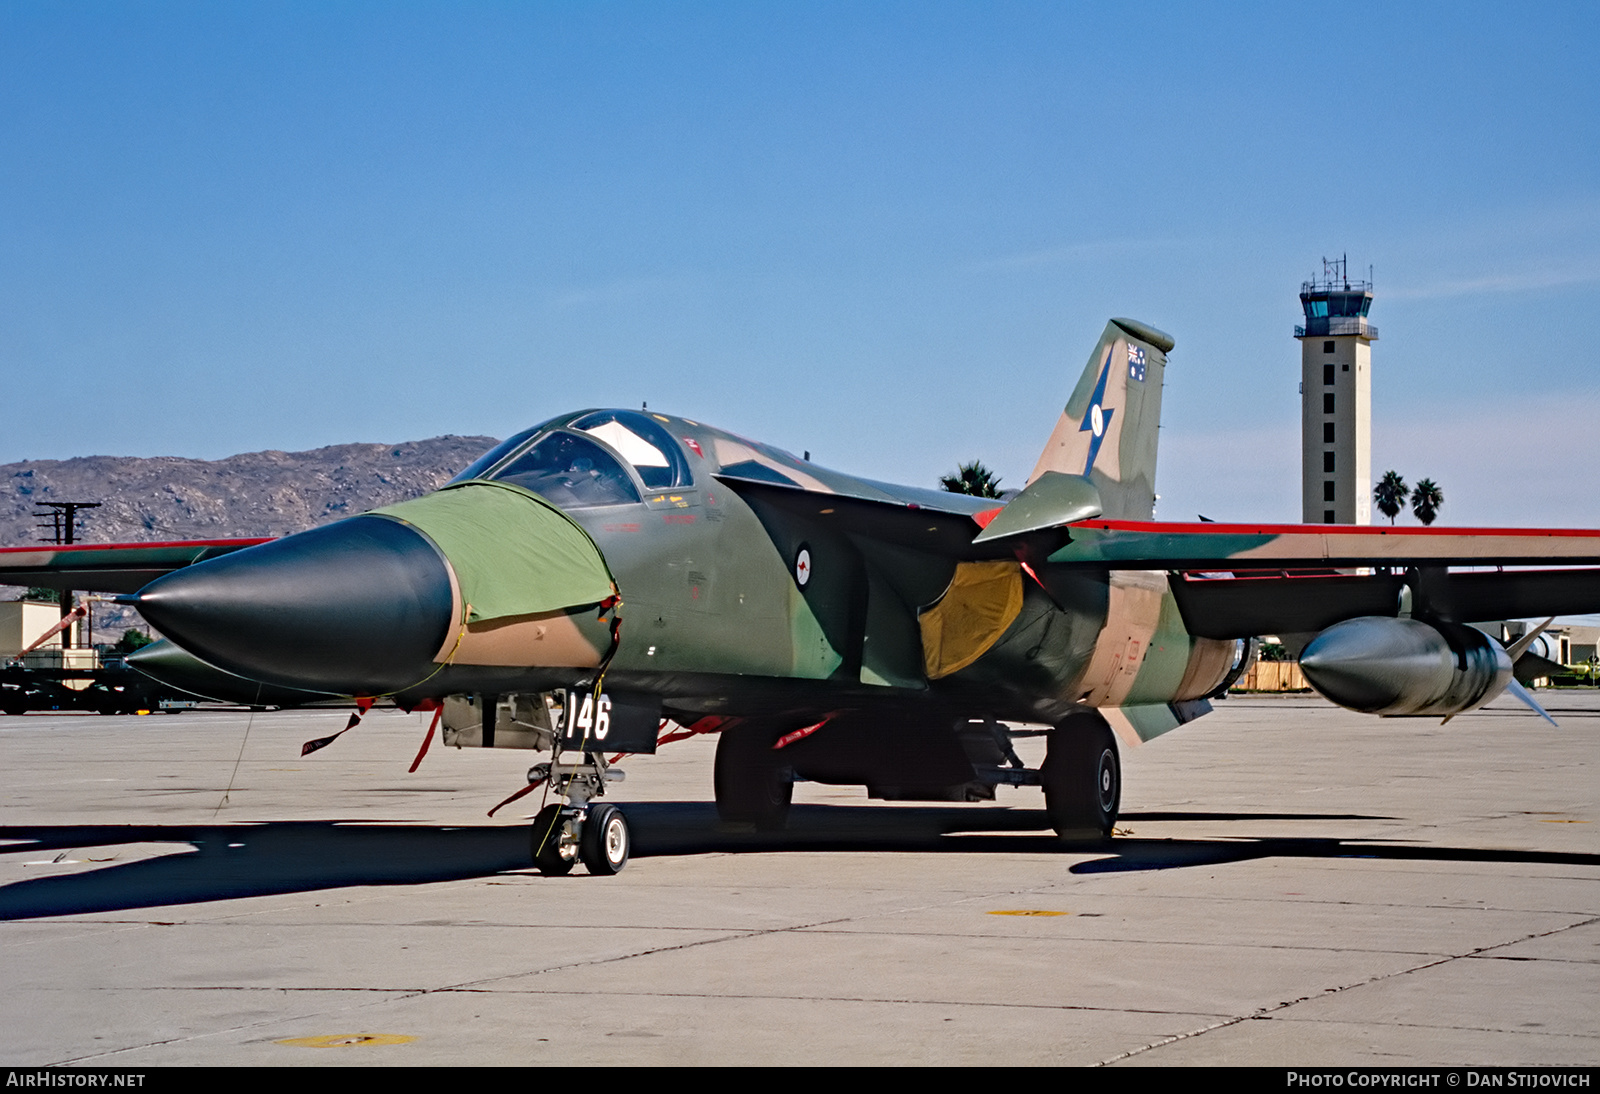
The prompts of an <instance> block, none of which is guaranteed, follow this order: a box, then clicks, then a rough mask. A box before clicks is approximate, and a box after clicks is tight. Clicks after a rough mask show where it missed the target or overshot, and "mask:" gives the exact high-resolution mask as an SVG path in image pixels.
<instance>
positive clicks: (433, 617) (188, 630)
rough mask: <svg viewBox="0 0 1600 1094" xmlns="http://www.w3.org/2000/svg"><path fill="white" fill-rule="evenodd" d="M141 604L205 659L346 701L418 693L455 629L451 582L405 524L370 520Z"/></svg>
mask: <svg viewBox="0 0 1600 1094" xmlns="http://www.w3.org/2000/svg"><path fill="white" fill-rule="evenodd" d="M133 602H134V604H135V606H136V607H137V608H138V609H139V611H140V613H141V614H142V615H143V616H144V617H145V618H146V619H148V620H149V621H150V623H151V624H152V625H153V626H155V627H156V629H158V630H160V631H161V632H162V634H164V635H166V636H167V637H168V638H171V639H172V640H173V641H174V642H176V643H177V644H178V645H180V646H182V647H183V648H184V649H186V650H188V651H189V652H190V653H193V654H194V655H195V656H197V657H199V658H201V659H203V660H204V661H207V662H209V663H210V664H212V665H216V666H217V667H219V668H222V669H226V670H227V671H229V672H233V673H237V674H239V675H241V676H245V677H248V678H249V679H252V680H264V681H266V682H268V683H272V684H280V685H282V686H284V687H291V688H301V689H305V690H308V691H324V692H334V693H337V694H341V695H362V694H379V693H383V692H389V691H396V690H399V689H401V688H404V687H407V686H409V685H411V684H415V683H417V682H418V681H419V680H421V679H422V678H423V677H424V676H426V675H427V674H428V673H429V672H430V671H432V669H433V667H434V665H433V659H434V656H435V654H437V652H438V651H439V648H440V647H441V646H442V645H443V643H444V638H445V634H446V632H447V631H448V630H449V629H450V625H451V621H452V613H453V611H454V608H453V598H452V594H451V585H450V573H449V571H448V570H447V569H446V565H445V562H444V560H443V559H442V558H441V557H440V555H439V552H438V551H437V550H435V549H434V547H433V545H432V544H431V543H430V542H429V541H428V540H427V539H425V538H424V537H423V536H422V535H421V534H419V533H418V532H416V531H415V530H413V529H411V528H409V527H407V526H406V525H404V524H402V523H400V522H399V521H395V520H389V519H386V518H383V517H374V516H360V517H353V518H351V519H349V520H343V521H339V522H338V523H336V524H330V525H327V526H325V527H322V528H316V529H313V530H311V531H309V532H301V533H299V534H298V535H293V536H288V537H286V538H284V539H280V540H275V541H274V542H272V543H263V544H260V545H259V546H256V547H249V548H246V549H245V550H243V551H238V552H236V553H234V554H230V555H226V556H224V557H222V558H218V559H213V560H211V561H209V562H203V563H200V564H198V565H195V566H192V567H190V568H188V569H185V570H178V571H176V572H174V573H171V574H167V575H166V576H164V577H161V578H157V579H156V580H155V581H152V582H151V583H150V584H149V585H146V586H145V587H144V588H143V589H141V590H140V591H139V592H138V594H137V595H136V596H135V597H134V599H133Z"/></svg>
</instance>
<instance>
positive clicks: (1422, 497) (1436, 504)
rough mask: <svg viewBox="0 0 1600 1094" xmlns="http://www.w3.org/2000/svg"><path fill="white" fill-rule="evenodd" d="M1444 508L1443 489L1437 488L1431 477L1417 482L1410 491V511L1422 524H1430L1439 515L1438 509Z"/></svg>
mask: <svg viewBox="0 0 1600 1094" xmlns="http://www.w3.org/2000/svg"><path fill="white" fill-rule="evenodd" d="M1443 508H1444V491H1443V490H1440V489H1439V484H1438V483H1436V482H1434V481H1433V480H1432V479H1423V480H1422V481H1421V482H1419V483H1417V488H1416V489H1415V490H1413V491H1411V511H1412V512H1413V513H1415V514H1416V515H1417V519H1418V520H1420V521H1421V522H1422V523H1423V524H1432V523H1433V521H1434V518H1435V517H1437V516H1438V515H1439V510H1441V509H1443Z"/></svg>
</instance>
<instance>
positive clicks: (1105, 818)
mask: <svg viewBox="0 0 1600 1094" xmlns="http://www.w3.org/2000/svg"><path fill="white" fill-rule="evenodd" d="M1039 784H1040V785H1041V786H1042V787H1044V808H1045V812H1046V813H1048V814H1049V816H1050V827H1052V828H1054V829H1055V830H1056V834H1057V835H1059V836H1060V837H1061V838H1062V839H1064V840H1084V841H1099V840H1105V839H1109V838H1110V837H1111V829H1112V828H1113V827H1114V826H1115V825H1116V823H1117V810H1118V809H1119V808H1120V807H1121V805H1122V761H1121V759H1120V758H1119V756H1118V754H1117V738H1116V735H1115V734H1113V733H1112V732H1111V727H1110V726H1109V725H1107V724H1106V720H1105V719H1104V718H1102V717H1100V715H1098V714H1091V713H1081V714H1074V715H1072V716H1070V717H1068V718H1067V719H1066V720H1065V721H1063V722H1061V724H1059V725H1057V726H1056V727H1055V729H1054V730H1052V731H1051V733H1050V750H1049V751H1048V752H1047V753H1046V754H1045V759H1044V764H1043V765H1042V766H1040V768H1039Z"/></svg>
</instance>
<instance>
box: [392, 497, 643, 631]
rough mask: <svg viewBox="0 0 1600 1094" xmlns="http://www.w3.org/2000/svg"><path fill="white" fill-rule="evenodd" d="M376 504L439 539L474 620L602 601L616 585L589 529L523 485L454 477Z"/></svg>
mask: <svg viewBox="0 0 1600 1094" xmlns="http://www.w3.org/2000/svg"><path fill="white" fill-rule="evenodd" d="M372 512H373V513H374V514H376V515H378V516H384V517H389V518H391V519H393V520H398V521H402V522H404V523H406V524H409V525H411V526H412V527H413V528H416V529H417V530H418V531H420V532H422V533H423V534H425V535H426V536H427V537H428V538H429V539H431V540H433V542H434V544H435V545H436V546H437V547H438V548H439V550H440V551H442V552H443V553H444V556H445V558H447V559H449V560H450V566H451V568H452V569H454V570H455V573H456V581H457V582H459V583H460V585H461V598H462V600H464V601H465V602H466V604H467V606H468V610H467V618H466V622H468V623H478V622H481V621H484V620H488V619H502V618H505V617H506V616H517V615H534V614H537V613H540V612H553V611H561V610H562V609H565V608H577V607H583V606H585V605H588V604H598V603H600V602H601V601H602V600H605V599H606V598H607V597H609V596H611V594H612V592H613V591H614V590H615V583H614V582H613V581H612V578H611V570H610V569H609V568H608V567H607V566H606V560H605V558H604V556H602V555H601V554H600V549H599V548H598V547H596V546H595V544H594V540H592V539H590V538H589V533H587V532H585V531H584V530H583V529H582V528H580V527H578V525H577V524H575V523H573V521H572V518H570V517H568V516H567V515H566V514H565V513H563V512H562V511H561V510H560V509H558V508H556V507H555V506H554V505H552V504H550V503H549V502H548V501H546V500H545V499H544V498H541V497H540V496H539V495H538V494H535V493H533V492H531V491H528V490H524V489H522V488H521V487H520V486H513V485H511V484H510V483H503V482H486V481H483V480H472V481H469V482H461V483H454V484H452V485H450V486H446V487H445V488H444V489H442V490H436V491H434V492H433V493H431V494H424V495H423V496H422V497H420V498H415V499H413V500H412V501H403V502H401V503H400V504H399V505H386V506H384V507H383V508H382V509H374V510H373V511H372Z"/></svg>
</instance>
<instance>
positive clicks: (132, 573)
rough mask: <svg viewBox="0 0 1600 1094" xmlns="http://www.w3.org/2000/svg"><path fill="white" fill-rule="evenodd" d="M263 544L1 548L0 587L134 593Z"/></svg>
mask: <svg viewBox="0 0 1600 1094" xmlns="http://www.w3.org/2000/svg"><path fill="white" fill-rule="evenodd" d="M266 542H267V540H266V539H195V540H181V541H177V542H171V543H80V544H74V545H73V546H71V547H58V546H43V547H0V584H5V585H34V586H38V587H40V588H47V589H77V590H87V591H91V592H103V593H132V592H137V591H138V590H140V589H142V588H144V586H146V585H148V584H149V583H150V582H151V581H153V580H155V579H156V578H158V577H160V576H161V575H162V574H166V573H171V572H172V571H173V570H181V569H182V568H183V567H185V566H192V565H193V564H194V563H196V562H204V561H205V560H206V559H208V558H216V557H217V556H219V555H225V554H230V553H231V552H233V551H238V550H240V549H242V548H245V547H253V546H255V545H256V544H258V543H266Z"/></svg>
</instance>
